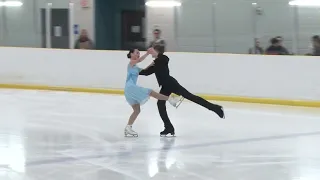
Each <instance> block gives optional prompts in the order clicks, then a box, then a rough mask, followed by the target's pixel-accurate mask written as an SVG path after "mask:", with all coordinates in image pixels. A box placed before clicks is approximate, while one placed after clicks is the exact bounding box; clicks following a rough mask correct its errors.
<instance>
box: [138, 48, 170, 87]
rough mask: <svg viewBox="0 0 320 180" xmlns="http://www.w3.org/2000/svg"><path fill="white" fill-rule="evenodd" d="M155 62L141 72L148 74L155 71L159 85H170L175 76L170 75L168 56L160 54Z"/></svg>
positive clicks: (141, 73)
mask: <svg viewBox="0 0 320 180" xmlns="http://www.w3.org/2000/svg"><path fill="white" fill-rule="evenodd" d="M153 62H154V65H153V66H149V67H148V68H146V69H143V70H142V71H140V73H139V74H140V75H145V76H148V75H151V74H153V73H155V75H156V78H157V81H158V84H159V86H163V85H165V84H166V85H169V84H170V83H171V82H172V79H173V77H171V76H170V71H169V66H168V65H169V58H168V56H166V55H164V54H159V55H158V57H157V58H156V59H155V60H154V61H153Z"/></svg>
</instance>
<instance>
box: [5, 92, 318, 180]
mask: <svg viewBox="0 0 320 180" xmlns="http://www.w3.org/2000/svg"><path fill="white" fill-rule="evenodd" d="M221 104H222V105H224V106H225V111H226V119H224V120H222V119H219V118H218V117H217V116H216V115H215V114H213V113H212V112H210V111H207V110H206V109H204V108H202V107H200V106H198V105H196V104H193V103H190V102H188V101H184V102H183V104H182V105H181V106H180V107H179V108H178V109H174V108H172V107H171V106H170V105H169V104H168V105H167V107H168V112H169V116H170V117H171V120H172V122H173V124H174V125H175V128H176V135H177V137H175V138H160V137H159V132H160V131H161V130H163V125H162V121H161V119H160V117H159V115H158V111H157V106H156V101H155V100H150V101H149V102H148V103H146V104H145V105H144V106H143V107H142V112H141V114H140V116H139V118H138V120H137V121H136V124H135V125H134V126H133V128H134V130H136V131H137V132H138V133H139V137H138V138H125V137H124V135H123V130H124V127H125V125H126V123H127V120H128V117H129V115H130V113H131V108H130V107H129V106H128V105H127V103H126V101H125V99H124V97H123V96H112V95H101V94H85V93H67V92H48V91H47V92H46V91H22V90H9V89H6V90H0V105H1V106H0V118H1V119H0V180H147V179H155V180H319V179H320V110H319V109H312V108H301V107H285V106H272V105H257V104H241V103H226V102H223V103H221Z"/></svg>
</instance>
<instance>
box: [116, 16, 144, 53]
mask: <svg viewBox="0 0 320 180" xmlns="http://www.w3.org/2000/svg"><path fill="white" fill-rule="evenodd" d="M144 19H145V12H144V11H127V10H125V11H122V13H121V32H122V34H121V44H122V45H121V49H122V50H128V49H132V48H138V49H140V50H145V49H146V45H145V44H146V43H145V37H144V34H145V33H144V30H145V28H144Z"/></svg>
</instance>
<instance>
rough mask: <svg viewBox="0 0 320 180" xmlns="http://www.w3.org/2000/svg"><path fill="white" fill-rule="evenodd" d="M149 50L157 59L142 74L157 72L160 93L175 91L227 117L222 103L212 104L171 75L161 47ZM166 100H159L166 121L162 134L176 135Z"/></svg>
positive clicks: (221, 116)
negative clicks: (191, 91)
mask: <svg viewBox="0 0 320 180" xmlns="http://www.w3.org/2000/svg"><path fill="white" fill-rule="evenodd" d="M148 52H149V53H150V54H151V55H152V57H153V58H155V60H154V61H153V63H152V64H151V65H150V66H148V67H147V68H146V69H144V70H142V71H140V73H139V74H140V75H144V76H149V75H151V74H153V73H155V75H156V78H157V81H158V84H159V86H161V90H160V93H161V94H163V95H170V94H171V93H175V94H177V95H181V96H182V97H184V98H186V99H188V100H190V101H192V102H194V103H197V104H199V105H201V106H203V107H205V108H207V109H208V110H211V111H214V112H215V113H216V114H217V115H218V116H219V117H220V118H225V116H224V110H223V107H222V106H220V105H216V104H212V103H210V102H208V101H206V100H205V99H203V98H201V97H199V96H196V95H194V94H192V93H190V92H189V91H188V90H187V89H185V88H184V87H183V86H181V85H180V84H179V82H178V81H177V80H176V79H175V78H174V77H172V76H170V71H169V67H168V64H169V58H168V56H166V55H164V54H163V53H159V52H161V47H158V46H155V47H154V48H150V49H148ZM165 103H166V102H165V101H158V103H157V105H158V111H159V113H160V116H161V119H162V121H163V123H164V127H165V129H164V131H162V132H160V135H161V136H162V135H167V134H171V135H174V134H175V132H174V127H173V125H172V123H171V122H170V119H169V117H168V114H167V110H166V105H165Z"/></svg>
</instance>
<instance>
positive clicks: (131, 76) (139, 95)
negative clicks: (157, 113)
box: [124, 64, 151, 105]
mask: <svg viewBox="0 0 320 180" xmlns="http://www.w3.org/2000/svg"><path fill="white" fill-rule="evenodd" d="M140 71H141V68H139V67H138V66H136V65H134V66H131V65H130V64H129V65H128V70H127V73H128V74H127V80H126V86H125V88H124V95H125V97H126V100H127V102H128V103H129V104H130V105H134V104H140V105H143V104H144V103H146V102H147V101H148V100H149V97H150V93H151V89H148V88H143V87H140V86H137V80H138V76H139V72H140Z"/></svg>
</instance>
